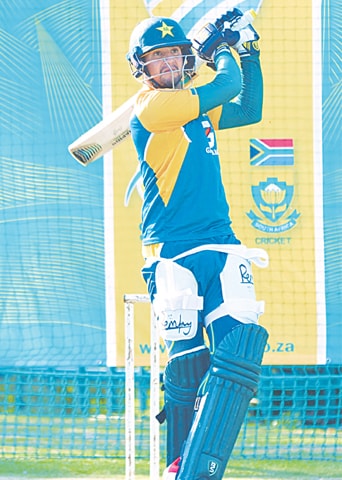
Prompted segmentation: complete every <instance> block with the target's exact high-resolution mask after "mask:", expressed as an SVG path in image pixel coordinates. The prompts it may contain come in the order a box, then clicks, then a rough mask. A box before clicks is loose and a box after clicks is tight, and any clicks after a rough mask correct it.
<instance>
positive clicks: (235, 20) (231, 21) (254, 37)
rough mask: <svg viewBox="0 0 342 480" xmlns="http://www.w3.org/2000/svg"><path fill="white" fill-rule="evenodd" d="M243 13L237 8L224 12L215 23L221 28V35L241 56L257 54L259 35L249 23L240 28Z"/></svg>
mask: <svg viewBox="0 0 342 480" xmlns="http://www.w3.org/2000/svg"><path fill="white" fill-rule="evenodd" d="M242 16H243V13H242V12H241V10H239V9H238V8H234V9H233V10H231V11H228V12H226V13H225V14H224V15H222V17H220V18H219V19H218V20H217V21H216V22H215V25H216V26H217V28H219V29H222V30H223V37H224V39H225V40H226V42H227V43H228V45H230V46H231V47H232V48H233V49H234V50H235V51H236V52H237V53H238V54H239V56H240V57H241V58H243V57H249V56H250V55H256V54H259V45H258V40H259V38H260V37H259V35H258V33H257V32H256V31H255V29H254V28H253V27H252V25H251V24H248V25H245V26H244V27H242V28H241V25H240V19H241V17H242Z"/></svg>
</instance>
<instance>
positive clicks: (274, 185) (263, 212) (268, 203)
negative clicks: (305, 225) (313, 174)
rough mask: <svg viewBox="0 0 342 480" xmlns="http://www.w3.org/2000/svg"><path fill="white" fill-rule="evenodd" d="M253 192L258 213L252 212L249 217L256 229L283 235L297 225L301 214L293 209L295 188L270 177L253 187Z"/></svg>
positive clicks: (248, 214)
mask: <svg viewBox="0 0 342 480" xmlns="http://www.w3.org/2000/svg"><path fill="white" fill-rule="evenodd" d="M251 191H252V197H253V200H254V202H255V205H256V207H257V209H258V211H257V212H254V211H253V210H250V211H249V212H248V213H247V216H248V217H249V218H250V219H251V220H252V226H253V227H254V228H256V229H257V230H260V231H262V232H265V233H283V232H286V231H287V230H290V229H291V228H293V227H294V226H295V225H296V224H297V219H298V217H299V216H300V213H298V212H297V210H293V209H292V208H291V203H292V200H293V195H294V186H292V185H287V183H286V182H280V181H279V180H278V178H276V177H270V178H267V180H266V181H265V182H260V183H259V185H253V186H252V187H251Z"/></svg>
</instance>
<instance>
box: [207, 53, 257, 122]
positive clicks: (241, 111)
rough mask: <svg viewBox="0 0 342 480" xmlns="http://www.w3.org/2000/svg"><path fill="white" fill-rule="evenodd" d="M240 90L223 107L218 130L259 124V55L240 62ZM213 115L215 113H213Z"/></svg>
mask: <svg viewBox="0 0 342 480" xmlns="http://www.w3.org/2000/svg"><path fill="white" fill-rule="evenodd" d="M241 70H242V89H241V92H240V94H239V96H238V97H237V98H236V99H235V100H234V101H232V102H227V103H225V104H224V105H223V107H222V110H221V112H220V113H221V115H220V117H219V120H218V128H219V129H225V128H232V127H240V126H243V125H250V124H252V123H257V122H260V120H261V117H262V105H263V78H262V72H261V67H260V61H259V55H251V56H250V57H245V58H243V59H242V60H241ZM213 114H215V112H213Z"/></svg>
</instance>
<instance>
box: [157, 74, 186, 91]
mask: <svg viewBox="0 0 342 480" xmlns="http://www.w3.org/2000/svg"><path fill="white" fill-rule="evenodd" d="M181 80H182V75H181V73H178V72H177V73H175V72H173V73H167V74H164V75H161V76H160V81H159V84H160V86H161V87H162V88H179V86H180V84H181Z"/></svg>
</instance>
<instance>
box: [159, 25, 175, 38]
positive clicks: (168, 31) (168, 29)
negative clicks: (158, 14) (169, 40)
mask: <svg viewBox="0 0 342 480" xmlns="http://www.w3.org/2000/svg"><path fill="white" fill-rule="evenodd" d="M172 29H173V27H172V26H171V25H167V24H166V23H165V22H162V26H161V27H157V30H160V31H161V33H162V38H164V37H166V35H170V36H171V37H173V36H174V35H173V33H172Z"/></svg>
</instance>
